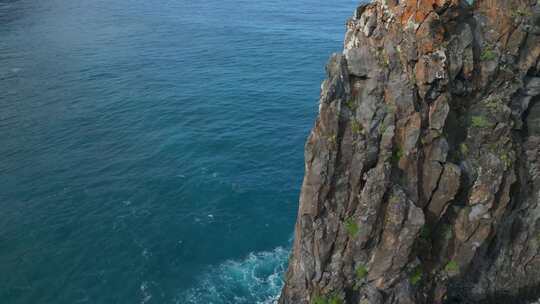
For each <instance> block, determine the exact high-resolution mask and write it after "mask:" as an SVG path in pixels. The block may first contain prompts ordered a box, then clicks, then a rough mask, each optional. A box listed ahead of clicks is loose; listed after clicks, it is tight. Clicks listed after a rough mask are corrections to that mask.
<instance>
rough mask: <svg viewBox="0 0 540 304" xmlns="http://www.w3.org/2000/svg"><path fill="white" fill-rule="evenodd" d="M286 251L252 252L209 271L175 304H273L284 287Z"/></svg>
mask: <svg viewBox="0 0 540 304" xmlns="http://www.w3.org/2000/svg"><path fill="white" fill-rule="evenodd" d="M288 256H289V250H287V249H285V248H283V247H277V248H275V249H274V250H272V251H266V252H259V253H251V254H249V255H248V256H247V257H246V258H245V259H243V260H240V261H235V260H230V261H226V262H224V263H222V264H221V265H218V266H216V267H214V268H209V269H208V270H207V271H205V272H204V273H203V274H201V276H200V277H199V278H198V279H197V283H196V286H195V287H193V288H191V289H189V290H187V291H186V292H183V293H182V294H180V295H179V296H178V297H177V299H176V301H175V302H176V303H178V304H188V303H208V304H225V303H227V304H229V303H230V304H233V303H234V304H254V303H257V304H273V303H276V302H277V298H278V296H279V292H280V290H281V287H282V285H283V273H284V272H285V267H286V265H287V258H288Z"/></svg>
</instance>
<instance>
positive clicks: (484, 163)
mask: <svg viewBox="0 0 540 304" xmlns="http://www.w3.org/2000/svg"><path fill="white" fill-rule="evenodd" d="M471 2H472V1H471ZM539 20H540V3H539V2H538V1H535V0H489V1H488V0H476V1H474V3H473V4H472V5H470V4H469V2H467V1H464V0H400V1H397V0H374V1H373V2H372V3H369V4H362V5H360V6H359V7H358V8H357V9H356V10H355V12H354V14H353V17H352V18H351V19H350V20H349V21H348V22H347V33H346V35H345V42H344V51H343V54H336V55H333V56H332V57H331V59H330V61H329V63H328V65H327V79H326V80H325V81H324V82H323V85H322V87H321V89H322V90H321V99H320V107H319V116H318V118H317V121H316V124H315V127H314V128H313V130H312V132H311V134H310V136H309V138H308V141H307V144H306V147H305V161H306V173H305V177H304V182H303V185H302V191H301V195H300V207H299V214H298V220H297V223H296V228H295V241H294V248H293V252H292V254H291V258H290V262H289V269H288V271H287V275H286V281H285V286H284V288H283V291H282V294H281V297H280V300H279V303H281V304H308V303H313V300H314V299H315V298H318V299H322V300H324V299H327V300H328V301H327V302H325V303H334V304H337V303H352V304H397V303H411V304H412V303H415V304H419V303H504V304H507V303H529V302H532V301H534V300H536V299H538V298H539V297H540V127H539V126H540V60H539V59H540V35H538V33H539V32H540V30H539V28H540V22H539ZM330 298H332V299H334V300H336V299H338V300H339V301H341V302H339V301H338V302H335V301H334V302H330Z"/></svg>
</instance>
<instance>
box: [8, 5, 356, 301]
mask: <svg viewBox="0 0 540 304" xmlns="http://www.w3.org/2000/svg"><path fill="white" fill-rule="evenodd" d="M356 2H357V1H351V0H339V1H319V0H269V1H254V0H197V1H195V0H162V1H148V0H10V1H9V0H0V109H1V110H0V157H1V158H0V303H6V304H11V303H17V304H18V303H25V304H26V303H31V304H34V303H40V304H43V303H54V304H64V303H66V304H67V303H69V304H72V303H122V304H123V303H181V304H183V303H203V304H205V303H214V304H221V303H246V304H247V303H270V302H271V299H272V297H275V295H276V294H277V293H278V292H279V289H280V286H281V275H282V272H283V269H284V267H285V264H286V260H287V257H288V254H289V252H288V249H289V247H290V238H291V236H292V232H293V228H294V221H295V217H296V210H297V201H298V194H299V189H300V185H301V179H302V176H303V166H304V165H303V145H304V142H305V139H306V136H307V135H308V132H309V129H310V127H311V126H312V124H313V120H314V117H315V115H316V111H317V99H318V94H319V87H320V82H321V81H322V79H323V78H324V68H323V67H324V64H325V62H326V60H327V58H328V56H329V55H330V54H331V53H332V52H335V51H340V49H341V45H342V36H343V33H344V23H345V20H346V18H347V17H348V16H349V15H350V13H351V12H352V10H353V8H354V7H355V5H356Z"/></svg>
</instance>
